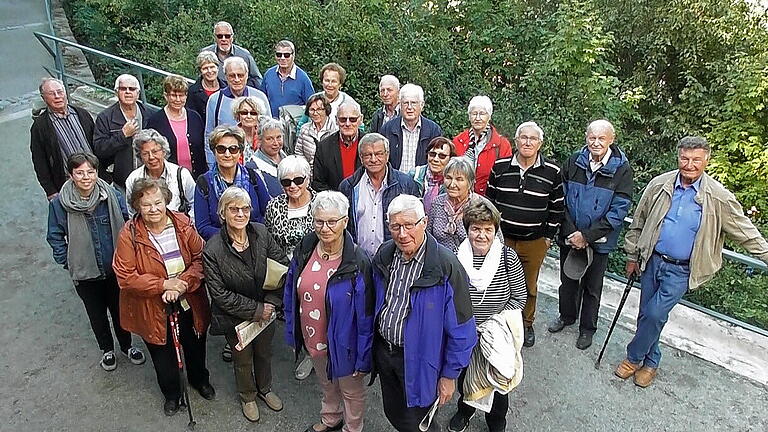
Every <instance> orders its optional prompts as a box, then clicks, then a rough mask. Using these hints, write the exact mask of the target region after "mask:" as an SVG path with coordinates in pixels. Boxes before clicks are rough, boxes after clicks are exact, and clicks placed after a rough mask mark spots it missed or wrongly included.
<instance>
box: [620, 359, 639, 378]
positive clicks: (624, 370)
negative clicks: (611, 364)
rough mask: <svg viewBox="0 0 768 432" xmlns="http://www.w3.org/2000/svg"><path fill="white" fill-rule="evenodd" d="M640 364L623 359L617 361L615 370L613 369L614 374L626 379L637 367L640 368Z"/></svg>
mask: <svg viewBox="0 0 768 432" xmlns="http://www.w3.org/2000/svg"><path fill="white" fill-rule="evenodd" d="M640 366H642V365H640V364H635V363H632V362H631V361H629V360H627V359H624V360H622V361H621V363H619V365H618V366H617V367H616V370H615V371H613V373H614V375H616V376H617V377H619V378H621V379H627V378H629V377H631V376H632V375H634V374H635V372H637V370H638V369H640Z"/></svg>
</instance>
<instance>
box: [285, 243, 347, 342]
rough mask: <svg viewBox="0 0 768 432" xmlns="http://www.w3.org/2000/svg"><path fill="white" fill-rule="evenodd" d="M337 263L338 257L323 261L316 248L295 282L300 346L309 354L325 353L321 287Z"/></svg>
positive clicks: (323, 301) (323, 295)
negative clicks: (301, 342)
mask: <svg viewBox="0 0 768 432" xmlns="http://www.w3.org/2000/svg"><path fill="white" fill-rule="evenodd" d="M339 264H341V257H339V258H337V259H335V260H331V261H325V260H323V259H321V258H320V256H319V255H318V253H317V248H315V250H314V251H313V252H312V256H311V257H309V260H308V261H307V265H306V266H305V267H304V270H303V271H302V272H301V276H300V277H299V280H298V281H297V284H296V285H297V287H298V294H299V321H300V323H301V333H302V334H303V335H304V346H306V347H307V352H309V355H310V356H312V357H317V356H321V355H326V352H327V350H328V316H327V314H326V310H325V289H326V286H327V285H328V279H329V278H330V277H331V275H333V274H334V273H335V272H336V269H338V268H339Z"/></svg>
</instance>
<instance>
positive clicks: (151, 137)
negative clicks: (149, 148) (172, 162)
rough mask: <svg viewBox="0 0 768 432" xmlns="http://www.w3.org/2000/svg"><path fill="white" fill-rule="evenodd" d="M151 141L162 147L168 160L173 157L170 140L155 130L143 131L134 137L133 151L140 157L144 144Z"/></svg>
mask: <svg viewBox="0 0 768 432" xmlns="http://www.w3.org/2000/svg"><path fill="white" fill-rule="evenodd" d="M150 141H154V142H156V143H157V144H159V145H160V147H162V149H163V151H164V152H165V159H166V160H167V159H168V158H169V157H171V146H170V145H169V144H168V140H167V139H166V138H165V137H164V136H162V135H160V132H158V131H156V130H154V129H142V130H140V131H138V132H136V135H134V136H133V151H134V152H136V155H140V154H141V150H142V149H143V148H144V144H146V143H148V142H150Z"/></svg>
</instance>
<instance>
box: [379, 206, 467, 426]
mask: <svg viewBox="0 0 768 432" xmlns="http://www.w3.org/2000/svg"><path fill="white" fill-rule="evenodd" d="M387 217H388V224H387V225H388V229H389V231H390V234H391V235H392V240H390V241H387V242H385V243H384V244H383V245H381V247H380V248H379V250H378V252H376V256H374V258H373V284H374V289H375V290H376V308H375V311H376V313H375V317H376V318H375V324H374V328H375V329H376V333H375V336H374V342H373V351H374V354H373V356H374V357H373V359H374V364H375V370H376V373H377V374H378V377H379V378H380V384H381V394H382V400H383V402H384V414H386V416H387V419H388V420H389V422H390V423H391V424H392V426H393V427H394V429H396V430H398V431H403V432H405V431H407V432H412V431H417V430H419V422H421V420H422V418H424V416H425V414H427V412H428V411H429V410H430V406H431V405H432V404H433V403H434V402H436V401H437V402H438V403H439V404H440V405H443V404H445V403H446V402H448V401H449V400H451V397H452V396H453V392H454V390H455V389H456V378H457V377H458V376H459V374H460V373H461V370H462V369H463V368H465V367H466V366H467V365H468V364H469V359H470V356H471V354H472V348H473V347H474V345H475V343H476V342H477V330H476V329H475V319H474V317H473V316H472V303H471V300H470V297H469V286H468V282H467V274H466V273H465V272H464V269H463V268H462V266H461V264H460V263H459V261H458V259H457V258H456V256H454V255H453V253H451V251H449V250H448V249H446V248H444V247H442V246H440V245H439V244H438V243H437V241H435V238H434V237H432V236H431V235H430V234H428V233H427V231H426V226H427V217H426V216H425V215H424V206H423V205H422V203H421V200H420V199H418V198H416V197H415V196H412V195H400V196H398V197H397V198H395V199H393V200H392V202H391V203H390V205H389V209H388V210H387ZM429 430H430V431H438V430H440V428H439V426H438V425H437V422H432V425H431V427H430V428H429Z"/></svg>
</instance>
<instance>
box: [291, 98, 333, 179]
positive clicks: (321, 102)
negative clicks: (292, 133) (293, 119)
mask: <svg viewBox="0 0 768 432" xmlns="http://www.w3.org/2000/svg"><path fill="white" fill-rule="evenodd" d="M304 115H305V116H307V117H308V118H309V119H310V120H311V121H309V122H307V123H304V124H303V125H301V127H300V128H299V135H298V137H297V138H296V148H295V149H294V151H293V153H294V154H295V155H297V156H301V157H303V158H304V159H306V160H307V162H309V167H310V172H311V170H312V167H314V164H315V151H316V150H317V145H318V144H319V143H320V141H321V140H322V139H323V138H325V137H327V136H328V135H330V134H332V133H334V132H336V131H337V130H339V126H338V125H337V124H336V121H335V120H334V119H333V118H331V103H330V102H329V101H328V98H326V97H325V95H324V94H323V93H315V94H313V95H312V96H310V98H309V100H308V101H307V107H306V109H305V110H304Z"/></svg>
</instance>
